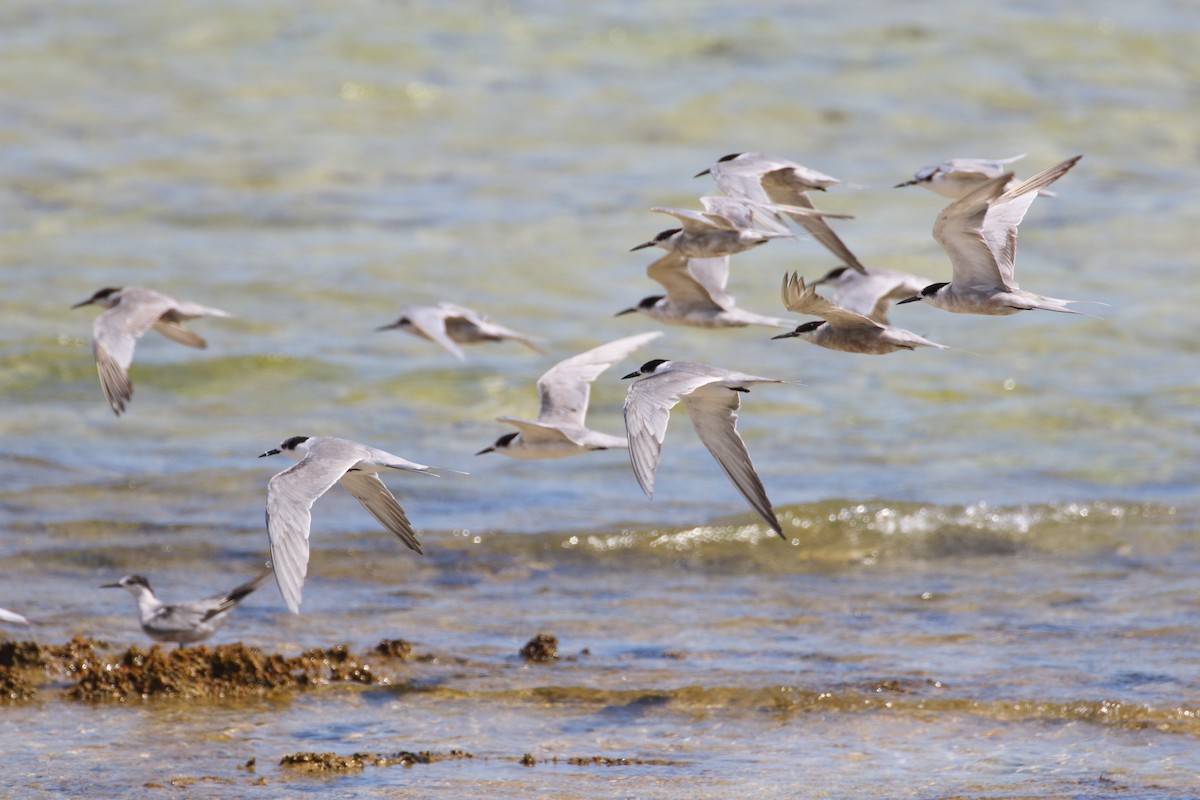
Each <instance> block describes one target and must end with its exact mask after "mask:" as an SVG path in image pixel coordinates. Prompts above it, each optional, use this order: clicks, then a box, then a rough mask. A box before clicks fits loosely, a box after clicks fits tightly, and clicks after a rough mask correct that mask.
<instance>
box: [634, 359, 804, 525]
mask: <svg viewBox="0 0 1200 800" xmlns="http://www.w3.org/2000/svg"><path fill="white" fill-rule="evenodd" d="M625 378H626V379H629V378H636V379H637V380H635V381H634V382H633V383H631V384H630V385H629V393H628V395H626V397H625V431H626V433H627V434H628V437H629V460H630V462H631V463H632V464H633V474H634V477H635V478H637V482H638V485H639V486H641V487H642V491H643V492H645V493H646V496H647V497H650V498H653V497H654V475H655V472H656V471H657V469H658V462H659V459H660V458H661V456H662V444H663V439H664V438H665V437H666V434H667V420H668V419H669V418H670V415H671V409H672V408H673V407H674V406H675V405H676V404H677V403H678V402H679V401H680V400H682V401H683V407H684V408H685V409H686V410H687V413H688V416H689V417H690V418H691V420H692V426H693V427H694V428H695V429H696V434H697V435H698V436H699V437H700V441H701V442H703V444H704V446H705V447H706V448H708V452H710V453H712V456H713V458H715V459H716V460H717V463H718V464H720V465H721V469H723V470H724V471H725V474H726V475H728V476H729V479H730V480H731V481H733V485H734V486H735V487H737V490H738V491H739V492H741V493H742V496H743V497H745V498H746V500H747V501H748V502H749V503H750V506H751V508H753V509H754V510H755V511H757V512H758V513H759V515H760V516H761V517H762V518H763V519H764V520H766V521H767V524H769V525H770V526H771V530H773V531H775V533H777V534H779V536H780V537H781V538H782V539H783V540H784V541H787V537H786V536H784V535H783V528H782V527H781V526H780V524H779V520H778V519H777V518H776V516H775V512H774V511H773V510H772V509H771V501H770V500H768V499H767V493H766V490H764V489H763V485H762V481H761V480H759V478H758V474H757V473H756V472H755V471H754V465H753V464H752V463H751V462H750V454H749V453H748V452H747V451H746V443H745V442H744V441H742V437H741V435H740V434H739V433H738V431H737V411H738V408H739V407H740V406H741V403H742V399H741V395H742V394H743V393H746V392H749V391H750V389H749V388H748V387H750V386H753V385H754V384H758V383H784V381H780V380H775V379H773V378H759V377H756V376H754V375H747V374H745V373H742V372H732V371H730V370H725V369H719V368H717V367H710V366H707V365H705V364H693V363H690V362H686V361H667V360H665V359H661V358H656V359H654V360H653V361H647V362H646V363H645V364H643V365H642V366H641V367H640V368H639V369H638V370H637V371H636V372H631V373H629V374H628V375H626V376H625Z"/></svg>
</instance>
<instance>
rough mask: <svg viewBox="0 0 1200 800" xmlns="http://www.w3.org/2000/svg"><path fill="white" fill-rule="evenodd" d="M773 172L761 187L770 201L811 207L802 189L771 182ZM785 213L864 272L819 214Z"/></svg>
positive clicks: (847, 263) (842, 259)
mask: <svg viewBox="0 0 1200 800" xmlns="http://www.w3.org/2000/svg"><path fill="white" fill-rule="evenodd" d="M773 174H775V173H770V174H768V175H767V176H766V177H764V179H763V189H764V190H765V191H766V193H767V197H768V198H769V199H770V201H771V202H772V203H779V204H782V205H788V206H798V207H800V208H805V209H813V208H814V206H813V204H812V201H811V200H809V199H808V195H807V194H805V193H804V192H802V191H796V190H795V188H793V187H791V186H789V185H788V184H786V183H784V184H780V183H772V182H770V180H769V179H770V177H771V175H773ZM784 213H787V214H788V216H789V217H791V218H792V219H794V220H795V221H796V223H797V224H799V225H800V227H801V228H804V230H805V231H807V232H808V235H809V236H811V237H812V238H814V239H816V240H817V241H818V242H820V243H821V244H822V245H824V246H825V249H827V250H828V251H829V252H831V253H833V254H834V255H835V256H837V257H838V259H839V260H841V262H842V263H843V264H846V265H847V266H849V267H852V268H853V269H855V270H857V271H858V272H866V271H867V269H866V267H864V266H863V265H862V264H861V263H860V262H859V260H858V257H857V256H855V255H854V253H851V252H850V248H849V247H847V246H846V243H845V242H843V241H842V240H841V237H839V236H838V235H837V234H836V233H834V232H833V228H831V227H829V223H828V222H826V221H825V220H824V219H822V218H821V217H820V216H815V215H811V214H793V213H789V212H784Z"/></svg>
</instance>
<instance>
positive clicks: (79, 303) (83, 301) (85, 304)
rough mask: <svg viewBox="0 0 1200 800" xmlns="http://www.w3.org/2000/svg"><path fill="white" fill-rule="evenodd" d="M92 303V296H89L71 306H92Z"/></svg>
mask: <svg viewBox="0 0 1200 800" xmlns="http://www.w3.org/2000/svg"><path fill="white" fill-rule="evenodd" d="M91 304H92V298H90V297H89V298H88V299H87V300H80V301H79V302H78V303H76V304H75V305H73V306H71V308H83V307H84V306H90V305H91Z"/></svg>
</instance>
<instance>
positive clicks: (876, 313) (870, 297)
mask: <svg viewBox="0 0 1200 800" xmlns="http://www.w3.org/2000/svg"><path fill="white" fill-rule="evenodd" d="M930 283H931V281H930V280H929V279H928V278H922V277H920V276H918V275H910V274H909V273H907V272H899V271H896V270H891V269H879V268H878V267H868V268H867V271H866V272H865V273H863V272H858V271H856V270H854V269H851V268H850V267H837V268H836V269H832V270H830V271H829V272H827V273H825V275H824V276H823V277H821V278H818V279H817V280H815V281H813V282H812V284H811V285H812V286H831V287H833V296H832V297H831V298H830V299H831V300H832V301H833V302H834V303H836V304H837V305H839V306H841V307H842V308H844V309H846V310H847V311H853V312H855V313H857V314H862V315H863V316H864V317H870V318H871V319H873V320H875V321H876V322H878V323H880V324H881V325H887V324H889V321H888V314H887V312H888V307H889V306H890V305H891V304H892V303H894V302H896V301H898V300H904V299H905V298H908V297H912V296H913V295H915V294H919V293H920V292H921V290H922V289H924V288H925V287H926V286H928V285H929V284H930Z"/></svg>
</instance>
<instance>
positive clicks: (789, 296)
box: [772, 272, 946, 355]
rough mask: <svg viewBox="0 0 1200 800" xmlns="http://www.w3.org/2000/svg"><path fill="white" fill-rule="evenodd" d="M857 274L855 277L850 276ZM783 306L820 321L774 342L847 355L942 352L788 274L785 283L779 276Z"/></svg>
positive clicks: (799, 328)
mask: <svg viewBox="0 0 1200 800" xmlns="http://www.w3.org/2000/svg"><path fill="white" fill-rule="evenodd" d="M854 274H858V273H854ZM781 291H782V295H783V305H784V306H785V307H786V308H787V310H788V311H792V312H794V313H796V314H809V315H811V316H814V317H821V318H822V321H818V322H806V323H804V324H803V325H800V326H798V327H797V328H796V329H795V330H794V331H791V332H789V333H784V334H781V335H779V336H774V337H772V338H774V339H786V338H789V337H793V336H794V337H798V338H800V339H803V340H805V341H806V342H811V343H812V344H815V345H819V346H821V347H826V348H828V349H830V350H842V351H844V352H847V353H865V354H868V355H884V354H886V353H894V352H896V351H897V350H915V349H916V348H918V347H936V348H937V349H939V350H944V349H946V348H945V345H940V344H938V343H937V342H932V341H930V340H929V339H926V338H925V337H924V336H919V335H917V334H915V333H913V332H912V331H906V330H904V329H903V328H897V327H895V326H894V325H888V324H887V323H883V322H877V321H876V320H874V319H872V318H871V317H868V316H865V315H863V314H859V313H857V312H855V311H851V310H849V309H846V308H842V307H841V306H840V305H838V304H837V303H833V302H831V301H829V300H826V299H825V298H824V297H821V296H820V295H819V294H817V291H816V286H815V285H814V286H809V287H808V288H807V289H806V288H805V286H804V279H803V278H801V277H799V276H797V275H796V273H794V272H793V273H792V275H791V278H790V279H789V278H788V276H787V275H784V276H783V288H782V290H781Z"/></svg>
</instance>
